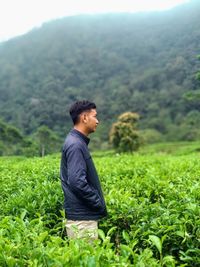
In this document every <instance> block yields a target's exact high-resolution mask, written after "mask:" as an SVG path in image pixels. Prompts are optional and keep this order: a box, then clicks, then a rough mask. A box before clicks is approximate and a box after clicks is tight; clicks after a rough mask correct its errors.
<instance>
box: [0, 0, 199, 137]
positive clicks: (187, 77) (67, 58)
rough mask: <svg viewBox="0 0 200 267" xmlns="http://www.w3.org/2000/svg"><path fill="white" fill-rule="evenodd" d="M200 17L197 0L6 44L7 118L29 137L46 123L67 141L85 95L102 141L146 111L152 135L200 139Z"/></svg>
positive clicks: (78, 20) (3, 100) (55, 27)
mask: <svg viewBox="0 0 200 267" xmlns="http://www.w3.org/2000/svg"><path fill="white" fill-rule="evenodd" d="M199 14H200V4H199V1H196V0H192V1H190V2H189V3H187V4H185V5H182V6H179V7H176V8H174V9H172V10H169V11H163V12H157V13H139V14H106V15H94V16H75V17H67V18H63V19H59V20H56V21H52V22H49V23H45V24H44V25H43V26H42V27H41V28H38V29H34V30H32V31H31V32H29V33H28V34H26V35H24V36H21V37H18V38H14V39H12V40H10V41H7V42H4V43H1V45H0V96H1V97H0V117H2V119H3V120H4V121H5V122H7V123H11V124H13V125H14V126H16V127H18V128H19V129H20V131H21V133H23V134H24V135H31V134H33V133H34V132H36V130H37V128H38V127H40V126H42V125H46V126H48V127H49V128H50V129H51V130H53V131H54V132H56V133H57V134H58V135H59V136H60V137H61V138H63V137H64V135H65V133H66V131H67V130H68V129H69V127H71V122H70V118H69V116H68V114H67V111H68V108H69V105H70V104H71V103H72V102H73V101H75V100H76V99H82V98H84V99H90V100H92V101H95V102H96V104H97V106H98V111H99V116H100V120H101V121H102V123H101V125H100V127H99V130H98V132H97V134H96V138H97V140H99V141H101V142H102V141H106V140H107V139H108V132H109V129H110V126H111V123H112V122H113V121H114V120H115V119H116V118H117V116H118V115H119V114H121V113H122V112H125V111H133V112H138V113H139V114H140V116H141V120H140V128H141V129H148V131H147V135H148V136H150V137H151V136H152V135H153V136H157V139H159V140H169V141H171V140H195V139H198V138H199V137H200V119H199V118H200V89H199V88H200V87H199V82H198V81H197V79H196V77H195V76H196V73H197V71H198V70H199V69H200V62H199V61H198V59H197V55H198V54H199V52H200V51H199V40H200V30H199V29H200V20H199ZM149 129H150V132H149ZM152 129H153V130H154V132H152ZM155 131H156V133H155ZM152 133H153V134H152Z"/></svg>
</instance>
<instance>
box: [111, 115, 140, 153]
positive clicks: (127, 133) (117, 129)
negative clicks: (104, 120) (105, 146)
mask: <svg viewBox="0 0 200 267" xmlns="http://www.w3.org/2000/svg"><path fill="white" fill-rule="evenodd" d="M138 120H139V114H138V113H134V112H125V113H122V114H121V115H120V116H119V117H118V121H117V122H116V123H114V124H113V125H112V127H111V130H110V134H109V139H110V142H111V143H112V145H113V147H114V148H115V149H116V150H117V151H119V152H132V151H136V150H138V148H139V146H140V144H141V139H140V135H139V131H138V130H137V129H136V123H137V121H138Z"/></svg>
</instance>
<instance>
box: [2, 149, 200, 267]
mask: <svg viewBox="0 0 200 267" xmlns="http://www.w3.org/2000/svg"><path fill="white" fill-rule="evenodd" d="M94 161H95V164H96V167H97V169H98V172H99V175H100V179H101V182H102V186H103V190H104V194H105V199H106V203H107V207H108V212H109V216H108V217H107V218H106V219H103V220H102V221H100V222H99V228H100V230H99V240H97V241H96V242H95V243H94V244H91V243H88V242H86V241H84V240H71V241H69V240H68V239H67V238H66V234H65V228H64V222H63V220H64V215H63V214H64V213H63V210H62V202H63V195H62V191H61V186H60V180H59V164H60V155H53V156H47V157H45V158H22V157H7V158H5V157H3V158H0V188H1V193H0V266H5V267H6V266H9V267H14V266H23V267H24V266H32V267H36V266H53V267H59V266H88V267H98V266H109V267H110V266H137V267H154V266H181V267H185V266H191V267H197V266H200V153H199V152H193V153H190V154H188V155H184V154H180V155H177V154H173V155H170V154H166V153H157V152H155V151H154V152H151V153H150V152H149V153H147V152H145V153H143V154H142V153H137V154H133V155H126V154H124V155H118V154H114V153H101V154H100V153H96V154H94Z"/></svg>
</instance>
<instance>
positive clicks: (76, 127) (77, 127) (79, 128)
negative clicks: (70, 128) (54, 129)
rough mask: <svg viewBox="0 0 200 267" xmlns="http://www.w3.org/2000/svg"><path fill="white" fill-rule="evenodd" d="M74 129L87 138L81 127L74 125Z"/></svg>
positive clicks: (86, 133)
mask: <svg viewBox="0 0 200 267" xmlns="http://www.w3.org/2000/svg"><path fill="white" fill-rule="evenodd" d="M74 129H75V130H77V131H79V132H80V133H82V134H83V135H85V136H87V137H88V135H89V133H88V132H86V131H85V129H84V128H83V127H81V126H79V125H75V126H74Z"/></svg>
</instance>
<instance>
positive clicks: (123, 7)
mask: <svg viewBox="0 0 200 267" xmlns="http://www.w3.org/2000/svg"><path fill="white" fill-rule="evenodd" d="M189 1H190V0H48V1H47V0H0V41H4V40H7V39H9V38H12V37H14V36H17V35H21V34H24V33H26V32H27V31H30V30H31V29H33V28H34V27H38V26H40V25H41V24H42V23H43V22H46V21H49V20H52V19H56V18H60V17H64V16H69V15H77V14H85V13H89V14H93V13H108V12H138V11H155V10H164V9H169V8H172V7H174V6H176V5H179V4H181V3H186V2H189Z"/></svg>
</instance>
